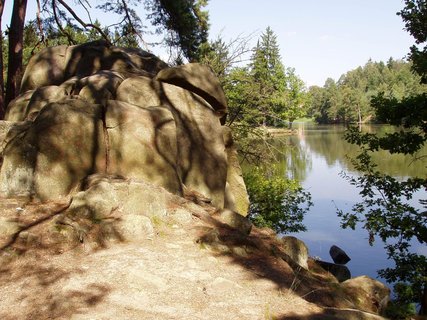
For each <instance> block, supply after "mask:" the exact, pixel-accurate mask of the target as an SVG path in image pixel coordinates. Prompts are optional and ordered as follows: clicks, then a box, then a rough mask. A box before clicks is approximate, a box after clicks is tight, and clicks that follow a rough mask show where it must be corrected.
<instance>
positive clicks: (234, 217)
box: [220, 209, 252, 234]
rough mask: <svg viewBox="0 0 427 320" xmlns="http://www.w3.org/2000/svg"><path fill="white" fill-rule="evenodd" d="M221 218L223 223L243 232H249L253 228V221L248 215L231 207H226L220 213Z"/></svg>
mask: <svg viewBox="0 0 427 320" xmlns="http://www.w3.org/2000/svg"><path fill="white" fill-rule="evenodd" d="M220 219H221V221H222V222H223V223H225V224H228V225H229V226H230V227H232V228H234V229H236V230H238V231H240V232H241V233H243V234H249V233H251V230H252V223H251V222H250V221H249V219H247V218H246V217H244V216H242V215H240V214H238V213H236V212H234V211H232V210H229V209H224V210H222V211H221V213H220Z"/></svg>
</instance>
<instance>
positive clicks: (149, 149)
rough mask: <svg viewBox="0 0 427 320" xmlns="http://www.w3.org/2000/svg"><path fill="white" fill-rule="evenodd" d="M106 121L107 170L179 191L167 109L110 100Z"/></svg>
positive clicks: (171, 120)
mask: <svg viewBox="0 0 427 320" xmlns="http://www.w3.org/2000/svg"><path fill="white" fill-rule="evenodd" d="M105 124H106V128H107V132H108V140H109V145H108V150H109V151H108V153H109V154H108V169H107V172H108V173H109V174H117V175H121V176H125V177H130V178H134V179H141V180H144V181H147V182H151V183H154V184H156V185H158V186H161V187H164V188H166V189H167V190H169V191H170V192H172V193H175V194H179V195H182V185H181V179H180V177H179V174H178V168H177V164H178V159H177V157H178V155H177V152H178V151H177V136H176V127H175V122H174V118H173V116H172V114H171V112H170V111H169V110H167V109H166V108H162V107H150V108H141V107H137V106H135V105H131V104H128V103H125V102H120V101H109V102H108V105H107V113H106V118H105Z"/></svg>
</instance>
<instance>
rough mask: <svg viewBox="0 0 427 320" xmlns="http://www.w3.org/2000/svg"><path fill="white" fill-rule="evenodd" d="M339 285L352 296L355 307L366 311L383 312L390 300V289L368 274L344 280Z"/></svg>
mask: <svg viewBox="0 0 427 320" xmlns="http://www.w3.org/2000/svg"><path fill="white" fill-rule="evenodd" d="M341 287H342V288H344V290H345V292H346V293H347V294H348V295H349V296H351V297H352V299H353V300H354V301H355V303H356V305H357V308H358V309H360V310H363V311H366V312H372V313H377V314H383V313H384V311H385V308H386V307H387V304H388V302H389V300H390V289H389V288H388V287H386V286H385V285H384V284H383V283H381V282H380V281H378V280H375V279H372V278H370V277H368V276H360V277H356V278H352V279H349V280H346V281H344V282H343V283H341Z"/></svg>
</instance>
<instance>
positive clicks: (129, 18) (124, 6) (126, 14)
mask: <svg viewBox="0 0 427 320" xmlns="http://www.w3.org/2000/svg"><path fill="white" fill-rule="evenodd" d="M122 4H123V8H124V10H125V16H126V19H127V20H128V23H129V26H130V27H131V31H132V33H133V34H136V35H137V36H138V38H139V39H140V40H141V42H142V45H143V46H144V49H145V50H148V46H147V43H146V42H145V41H144V39H143V38H142V36H141V34H140V32H138V31H137V30H136V29H135V26H134V24H133V23H132V19H131V17H130V14H129V9H128V6H127V4H126V1H124V0H122Z"/></svg>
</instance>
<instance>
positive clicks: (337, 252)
mask: <svg viewBox="0 0 427 320" xmlns="http://www.w3.org/2000/svg"><path fill="white" fill-rule="evenodd" d="M329 254H330V255H331V258H332V260H334V262H335V263H336V264H346V263H347V262H349V261H350V260H351V259H350V257H349V256H348V255H347V253H345V251H344V250H343V249H341V248H339V247H337V246H335V245H334V246H332V247H331V248H330V249H329Z"/></svg>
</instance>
